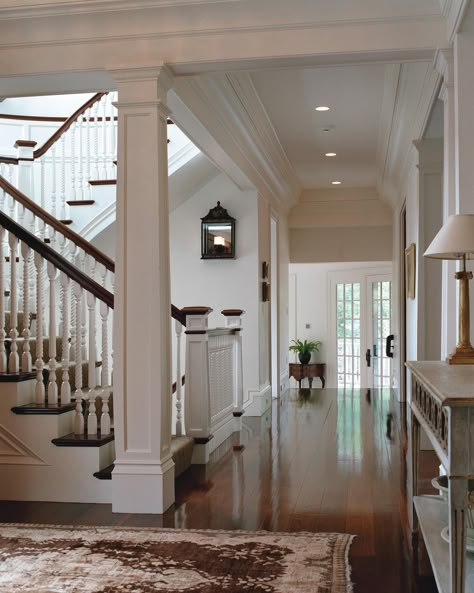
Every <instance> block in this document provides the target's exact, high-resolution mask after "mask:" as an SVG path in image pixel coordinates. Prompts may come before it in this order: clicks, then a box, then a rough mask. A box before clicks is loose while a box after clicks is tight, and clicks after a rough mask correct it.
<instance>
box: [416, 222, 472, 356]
mask: <svg viewBox="0 0 474 593" xmlns="http://www.w3.org/2000/svg"><path fill="white" fill-rule="evenodd" d="M424 255H425V257H433V258H437V259H459V260H461V261H462V270H461V271H460V272H456V274H455V278H456V279H457V280H459V319H458V324H459V326H458V327H459V332H458V343H457V346H456V349H455V351H454V352H453V353H452V354H450V355H449V356H448V358H447V359H446V362H447V363H449V364H474V348H473V347H472V345H471V339H470V314H469V280H471V278H472V272H466V259H470V258H471V257H472V256H473V255H474V214H453V215H452V216H450V217H449V218H448V220H447V221H446V222H445V224H444V225H443V226H442V227H441V229H440V230H439V232H438V234H437V235H436V237H435V238H434V239H433V241H432V242H431V244H430V246H429V247H428V249H427V250H426V251H425V253H424Z"/></svg>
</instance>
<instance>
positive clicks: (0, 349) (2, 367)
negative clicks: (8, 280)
mask: <svg viewBox="0 0 474 593" xmlns="http://www.w3.org/2000/svg"><path fill="white" fill-rule="evenodd" d="M4 241H5V229H4V228H3V227H0V373H6V372H7V355H6V350H5V338H6V337H7V334H6V332H5V257H4V255H3V244H4Z"/></svg>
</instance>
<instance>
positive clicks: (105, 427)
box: [100, 275, 110, 435]
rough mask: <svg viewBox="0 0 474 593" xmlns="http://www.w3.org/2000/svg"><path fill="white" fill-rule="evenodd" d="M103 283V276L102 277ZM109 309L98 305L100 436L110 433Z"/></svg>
mask: <svg viewBox="0 0 474 593" xmlns="http://www.w3.org/2000/svg"><path fill="white" fill-rule="evenodd" d="M104 281H105V275H104ZM108 317H109V308H108V307H107V305H106V304H105V303H103V302H102V301H101V303H100V318H101V321H102V352H101V356H102V371H101V381H100V382H101V397H102V415H101V417H100V432H101V434H102V435H104V434H109V433H110V413H109V397H110V379H109V331H108V329H109V328H108Z"/></svg>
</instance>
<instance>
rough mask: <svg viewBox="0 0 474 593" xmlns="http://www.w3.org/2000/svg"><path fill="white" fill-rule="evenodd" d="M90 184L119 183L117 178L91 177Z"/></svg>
mask: <svg viewBox="0 0 474 593" xmlns="http://www.w3.org/2000/svg"><path fill="white" fill-rule="evenodd" d="M89 185H117V180H116V179H91V180H90V181H89Z"/></svg>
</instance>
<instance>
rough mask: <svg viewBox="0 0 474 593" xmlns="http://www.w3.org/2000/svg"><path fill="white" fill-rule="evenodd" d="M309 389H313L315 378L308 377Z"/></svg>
mask: <svg viewBox="0 0 474 593" xmlns="http://www.w3.org/2000/svg"><path fill="white" fill-rule="evenodd" d="M308 383H309V388H310V389H311V388H312V387H313V377H308Z"/></svg>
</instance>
